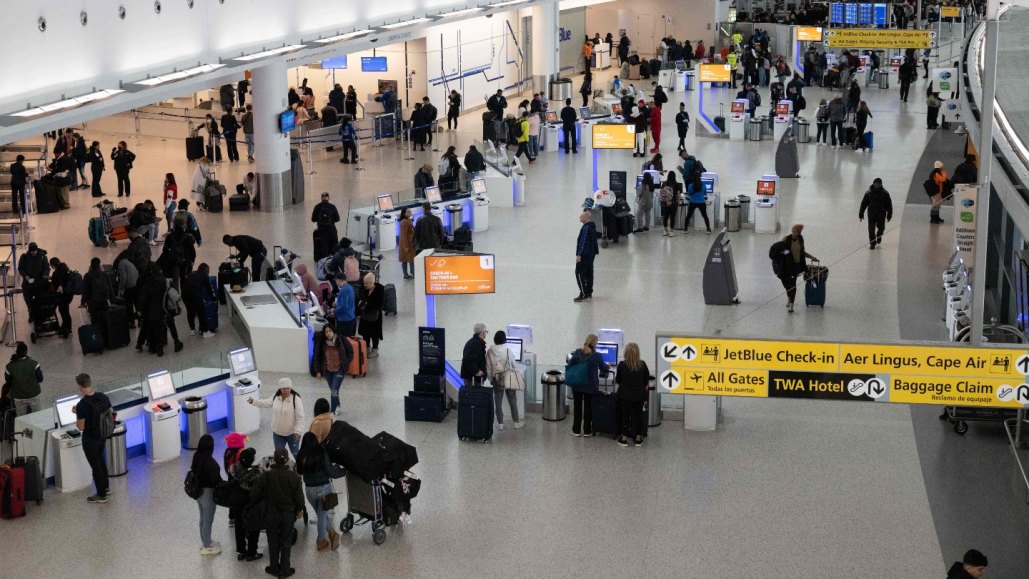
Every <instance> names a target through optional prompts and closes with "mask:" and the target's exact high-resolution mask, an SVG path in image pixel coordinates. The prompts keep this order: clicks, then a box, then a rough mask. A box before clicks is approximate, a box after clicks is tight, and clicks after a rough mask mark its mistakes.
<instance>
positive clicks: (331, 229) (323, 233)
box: [311, 191, 340, 261]
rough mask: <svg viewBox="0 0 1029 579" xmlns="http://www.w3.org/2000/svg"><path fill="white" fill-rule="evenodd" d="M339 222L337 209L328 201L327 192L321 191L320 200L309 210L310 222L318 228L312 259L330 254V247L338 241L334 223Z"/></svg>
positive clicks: (316, 259)
mask: <svg viewBox="0 0 1029 579" xmlns="http://www.w3.org/2000/svg"><path fill="white" fill-rule="evenodd" d="M339 222H340V217H339V209H337V208H336V206H335V205H333V204H332V202H331V201H329V192H328V191H324V192H322V200H321V202H320V203H318V204H317V205H315V206H314V210H313V211H311V223H314V224H315V227H316V228H317V229H318V243H319V245H318V246H316V247H315V248H314V259H315V261H318V260H320V259H322V258H323V257H328V256H330V255H332V248H334V247H336V245H337V244H338V243H339V232H338V231H337V230H336V224H337V223H339Z"/></svg>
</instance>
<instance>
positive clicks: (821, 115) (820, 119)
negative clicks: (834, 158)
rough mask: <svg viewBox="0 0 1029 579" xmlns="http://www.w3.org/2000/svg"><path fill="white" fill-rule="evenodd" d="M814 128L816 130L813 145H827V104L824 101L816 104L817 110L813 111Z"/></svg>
mask: <svg viewBox="0 0 1029 579" xmlns="http://www.w3.org/2000/svg"><path fill="white" fill-rule="evenodd" d="M815 126H816V127H817V128H818V132H817V133H816V134H815V144H816V145H817V146H819V147H824V146H826V145H828V144H829V143H828V142H826V141H827V139H828V133H829V102H828V101H826V100H825V99H822V100H821V102H819V103H818V110H817V111H815Z"/></svg>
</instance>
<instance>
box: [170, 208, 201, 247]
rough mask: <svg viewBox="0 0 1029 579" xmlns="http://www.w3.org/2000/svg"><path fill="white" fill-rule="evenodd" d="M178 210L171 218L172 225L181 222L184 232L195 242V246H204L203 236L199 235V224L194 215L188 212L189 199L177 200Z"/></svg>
mask: <svg viewBox="0 0 1029 579" xmlns="http://www.w3.org/2000/svg"><path fill="white" fill-rule="evenodd" d="M178 207H179V210H178V211H176V212H175V215H174V216H173V217H172V225H174V224H175V221H176V220H180V219H181V220H182V222H183V223H184V224H185V227H186V231H188V232H189V233H190V235H192V236H193V240H194V241H196V244H197V246H198V247H199V246H201V245H203V244H204V239H203V236H201V235H200V224H199V223H197V218H196V215H193V213H192V212H191V211H190V210H189V199H179V205H178Z"/></svg>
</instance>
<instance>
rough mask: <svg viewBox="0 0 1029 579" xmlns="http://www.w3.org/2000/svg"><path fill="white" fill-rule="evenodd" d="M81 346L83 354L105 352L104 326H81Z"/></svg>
mask: <svg viewBox="0 0 1029 579" xmlns="http://www.w3.org/2000/svg"><path fill="white" fill-rule="evenodd" d="M78 331H79V346H80V347H81V348H82V355H83V356H85V355H86V354H103V353H104V327H103V326H102V325H100V324H86V325H84V326H79V330H78Z"/></svg>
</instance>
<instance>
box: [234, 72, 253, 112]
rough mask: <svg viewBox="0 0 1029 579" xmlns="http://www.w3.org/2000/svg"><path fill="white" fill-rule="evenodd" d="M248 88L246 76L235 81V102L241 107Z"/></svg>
mask: <svg viewBox="0 0 1029 579" xmlns="http://www.w3.org/2000/svg"><path fill="white" fill-rule="evenodd" d="M249 90H250V81H249V80H247V79H246V78H244V79H242V80H240V81H239V82H237V83H236V102H237V104H239V106H240V108H242V107H243V106H244V105H245V104H246V103H247V91H249Z"/></svg>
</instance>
